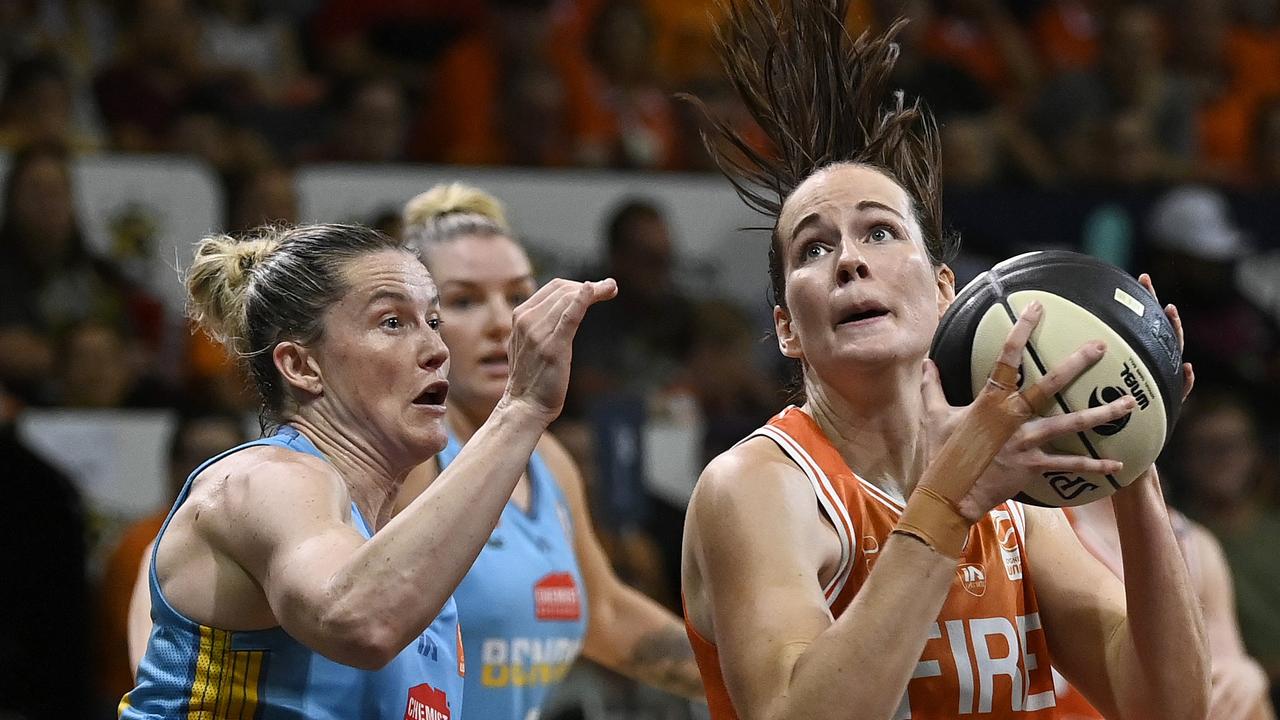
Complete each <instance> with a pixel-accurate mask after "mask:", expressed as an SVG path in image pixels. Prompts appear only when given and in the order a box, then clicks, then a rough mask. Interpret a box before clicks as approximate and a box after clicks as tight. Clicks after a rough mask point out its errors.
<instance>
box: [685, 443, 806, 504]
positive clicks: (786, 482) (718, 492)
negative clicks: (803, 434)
mask: <svg viewBox="0 0 1280 720" xmlns="http://www.w3.org/2000/svg"><path fill="white" fill-rule="evenodd" d="M788 495H795V496H797V497H798V498H804V499H806V500H811V499H812V490H810V489H809V481H808V480H807V479H806V478H805V476H804V473H802V472H801V471H800V468H798V467H797V466H796V465H795V463H793V462H792V461H791V460H790V459H789V458H787V457H786V455H784V454H783V453H782V451H781V450H779V449H778V446H777V445H775V444H774V443H773V441H772V440H769V439H768V438H763V437H755V438H751V439H749V440H747V441H745V442H742V443H739V444H738V445H735V446H734V447H732V448H730V449H728V450H726V451H724V452H723V453H720V454H719V455H717V456H716V457H715V458H714V459H713V460H712V461H711V462H710V463H709V464H708V465H707V467H706V469H704V470H703V471H702V475H701V477H699V478H698V484H697V486H696V487H694V490H693V497H692V498H691V499H690V501H689V507H690V514H691V515H692V514H695V513H703V514H708V515H711V516H713V517H714V516H722V515H723V513H724V512H725V511H726V510H727V509H729V508H731V507H735V506H739V505H740V504H742V503H746V504H747V505H752V504H754V503H757V502H765V501H769V500H771V499H775V498H777V497H779V496H784V497H785V496H788ZM711 508H715V512H713V513H704V510H707V509H711ZM814 509H815V510H816V506H814Z"/></svg>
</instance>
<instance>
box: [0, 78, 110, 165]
mask: <svg viewBox="0 0 1280 720" xmlns="http://www.w3.org/2000/svg"><path fill="white" fill-rule="evenodd" d="M36 143H56V144H59V145H63V146H65V147H68V148H75V149H78V150H88V149H92V147H93V141H92V139H91V138H90V137H89V136H87V135H85V134H83V133H81V132H80V131H79V130H78V129H77V128H76V127H75V122H74V119H73V117H72V88H71V81H70V79H69V78H68V76H67V72H66V69H65V68H64V67H63V65H62V63H61V62H60V61H59V60H58V59H57V58H56V57H54V56H49V55H45V56H36V57H33V58H30V59H27V60H23V61H21V62H18V63H16V64H14V65H13V66H12V67H10V68H9V76H8V81H7V82H6V83H5V86H4V98H3V99H0V146H3V147H5V148H8V149H10V150H16V149H19V148H22V147H25V146H27V145H32V144H36Z"/></svg>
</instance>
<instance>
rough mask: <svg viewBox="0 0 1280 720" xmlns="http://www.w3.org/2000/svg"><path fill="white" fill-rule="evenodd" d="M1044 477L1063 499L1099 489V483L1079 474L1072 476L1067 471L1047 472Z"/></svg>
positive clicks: (1069, 498) (1071, 498) (1070, 498)
mask: <svg viewBox="0 0 1280 720" xmlns="http://www.w3.org/2000/svg"><path fill="white" fill-rule="evenodd" d="M1044 477H1045V479H1046V480H1048V481H1049V486H1050V487H1052V488H1053V489H1054V490H1055V491H1057V493H1058V496H1059V497H1061V498H1062V499H1063V500H1074V499H1075V498H1077V497H1079V495H1080V493H1082V492H1085V491H1089V492H1092V491H1094V490H1097V489H1098V486H1097V485H1095V484H1093V483H1091V482H1089V481H1088V480H1085V479H1084V478H1082V477H1080V476H1079V475H1077V476H1075V477H1072V476H1070V475H1068V474H1066V473H1061V472H1047V473H1045V474H1044Z"/></svg>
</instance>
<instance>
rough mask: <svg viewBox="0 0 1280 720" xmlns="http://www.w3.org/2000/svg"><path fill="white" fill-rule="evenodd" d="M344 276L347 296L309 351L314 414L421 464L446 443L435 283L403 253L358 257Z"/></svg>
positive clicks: (444, 371) (444, 368) (443, 352)
mask: <svg viewBox="0 0 1280 720" xmlns="http://www.w3.org/2000/svg"><path fill="white" fill-rule="evenodd" d="M345 275H346V282H347V291H346V293H345V294H344V295H343V296H342V298H341V299H340V300H338V302H336V303H334V304H333V305H332V306H331V307H329V308H328V309H327V310H326V311H325V314H324V319H323V321H322V323H323V334H322V335H321V337H320V339H319V341H317V342H316V343H314V345H313V347H312V348H311V349H310V350H309V351H308V352H309V357H308V362H312V361H313V362H314V365H315V366H316V372H318V375H319V379H320V386H319V393H318V394H319V398H318V400H317V401H316V411H317V412H318V413H320V414H322V415H324V416H325V419H326V420H327V421H329V422H332V423H334V424H335V425H337V426H338V427H343V428H351V429H352V430H353V431H355V432H359V433H361V434H364V435H366V436H367V437H369V439H370V440H371V441H372V443H373V445H374V447H377V448H380V449H382V450H384V451H385V452H386V453H387V454H388V455H390V456H392V457H407V458H409V459H411V460H413V461H414V462H421V461H422V460H425V459H426V458H428V457H430V456H431V455H434V454H435V453H437V452H439V451H440V450H441V449H443V448H444V446H445V441H446V436H445V431H444V402H445V393H446V392H447V390H448V383H447V382H446V377H447V375H448V359H449V351H448V349H447V348H446V347H445V344H444V341H443V340H442V339H441V337H440V329H439V325H440V323H439V301H438V298H437V294H436V286H435V283H433V282H432V280H431V275H430V274H429V273H428V272H427V269H426V268H425V267H423V266H422V263H421V262H420V261H419V260H418V259H417V258H416V257H415V256H413V255H412V254H410V253H407V252H403V251H400V250H382V251H379V252H375V253H369V254H367V255H364V256H361V257H358V258H356V259H355V260H353V261H351V262H350V263H349V264H348V266H347V268H346V271H345ZM277 352H278V351H277Z"/></svg>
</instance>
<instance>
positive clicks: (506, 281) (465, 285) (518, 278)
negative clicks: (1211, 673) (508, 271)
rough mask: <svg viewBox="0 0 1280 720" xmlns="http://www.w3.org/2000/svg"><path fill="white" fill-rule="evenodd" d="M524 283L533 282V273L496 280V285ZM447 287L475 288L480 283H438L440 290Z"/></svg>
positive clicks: (446, 281) (463, 281) (460, 281)
mask: <svg viewBox="0 0 1280 720" xmlns="http://www.w3.org/2000/svg"><path fill="white" fill-rule="evenodd" d="M525 281H529V282H533V273H525V274H524V275H516V276H515V277H509V278H504V279H502V280H498V281H497V282H498V284H500V285H514V284H516V283H521V282H525ZM449 285H458V286H460V287H463V288H476V287H480V283H478V282H475V281H472V280H445V281H444V282H442V283H440V287H442V288H443V287H448V286H449Z"/></svg>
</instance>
